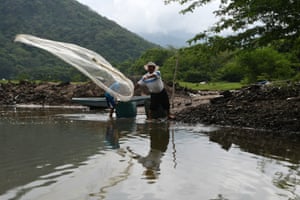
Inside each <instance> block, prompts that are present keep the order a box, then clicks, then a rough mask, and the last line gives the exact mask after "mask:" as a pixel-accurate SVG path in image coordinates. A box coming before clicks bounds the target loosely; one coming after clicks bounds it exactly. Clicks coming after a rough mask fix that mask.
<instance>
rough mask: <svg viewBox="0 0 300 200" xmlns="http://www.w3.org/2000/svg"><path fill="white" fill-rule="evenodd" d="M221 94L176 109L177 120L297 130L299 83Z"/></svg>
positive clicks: (298, 121) (299, 106)
mask: <svg viewBox="0 0 300 200" xmlns="http://www.w3.org/2000/svg"><path fill="white" fill-rule="evenodd" d="M221 95H222V96H221V97H218V98H214V99H211V100H210V103H208V104H200V105H198V106H194V107H190V108H186V109H183V110H181V111H179V112H178V113H177V120H179V121H182V122H186V123H204V124H217V125H224V126H235V127H249V128H255V129H265V130H271V131H280V132H298V133H300V84H299V83H298V84H293V85H286V86H275V85H272V84H271V85H252V86H249V87H246V88H243V89H241V90H238V91H234V92H230V91H226V92H223V93H221Z"/></svg>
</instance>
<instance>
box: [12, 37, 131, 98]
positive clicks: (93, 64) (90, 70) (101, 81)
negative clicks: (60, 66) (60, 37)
mask: <svg viewBox="0 0 300 200" xmlns="http://www.w3.org/2000/svg"><path fill="white" fill-rule="evenodd" d="M15 42H21V43H24V44H27V45H31V46H34V47H38V48H41V49H44V50H46V51H48V52H50V53H52V54H54V55H55V56H57V57H59V58H60V59H62V60H64V61H65V62H67V63H69V64H70V65H72V66H73V67H75V68H76V69H78V70H79V71H80V72H81V73H83V74H84V75H85V76H87V77H88V78H90V79H91V80H92V81H93V82H94V83H95V84H96V85H98V86H99V87H101V88H102V89H103V90H105V91H106V92H108V93H110V94H111V95H112V96H114V97H115V98H117V99H119V100H120V101H128V100H130V99H131V97H132V96H133V92H134V85H133V83H132V81H131V80H130V79H128V78H127V77H126V76H124V74H122V73H121V72H120V71H119V70H117V69H115V68H114V67H113V66H112V65H111V64H110V63H109V62H108V61H106V60H105V59H104V58H103V57H102V56H101V55H99V54H97V53H95V52H93V51H91V50H89V49H86V48H83V47H80V46H78V45H75V44H71V43H64V42H58V41H53V40H48V39H43V38H39V37H36V36H32V35H26V34H19V35H17V36H16V38H15ZM114 83H118V85H119V87H117V89H116V87H111V86H112V85H113V84H114Z"/></svg>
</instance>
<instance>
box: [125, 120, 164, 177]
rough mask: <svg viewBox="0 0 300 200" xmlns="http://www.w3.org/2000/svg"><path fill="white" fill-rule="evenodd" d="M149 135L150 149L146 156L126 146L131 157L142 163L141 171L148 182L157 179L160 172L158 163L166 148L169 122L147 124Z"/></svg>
mask: <svg viewBox="0 0 300 200" xmlns="http://www.w3.org/2000/svg"><path fill="white" fill-rule="evenodd" d="M147 130H148V134H149V137H150V150H149V152H148V154H147V155H146V156H142V155H140V154H139V153H137V152H134V151H133V150H132V149H130V148H129V147H128V151H130V152H131V153H132V154H133V157H134V158H135V159H137V161H138V163H140V164H142V166H143V167H144V168H145V171H144V173H143V175H144V178H145V179H147V180H149V183H153V180H155V179H158V177H159V174H160V164H161V161H162V157H163V155H164V153H165V152H166V150H167V147H168V144H169V139H170V133H169V124H168V123H164V124H159V125H157V124H152V123H150V124H149V127H148V128H147Z"/></svg>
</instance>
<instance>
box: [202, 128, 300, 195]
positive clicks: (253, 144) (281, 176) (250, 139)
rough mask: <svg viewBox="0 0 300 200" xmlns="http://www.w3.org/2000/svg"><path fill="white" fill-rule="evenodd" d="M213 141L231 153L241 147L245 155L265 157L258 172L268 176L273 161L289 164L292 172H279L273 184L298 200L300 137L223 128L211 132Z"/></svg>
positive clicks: (210, 135)
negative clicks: (268, 169)
mask: <svg viewBox="0 0 300 200" xmlns="http://www.w3.org/2000/svg"><path fill="white" fill-rule="evenodd" d="M208 135H209V139H210V140H211V141H213V142H216V143H218V144H220V145H221V147H222V148H223V149H225V150H227V151H228V150H229V149H230V148H231V147H232V145H237V146H239V148H240V149H241V150H243V151H245V152H249V153H253V154H256V155H260V156H262V157H261V158H260V160H259V161H258V163H257V164H258V169H259V170H260V171H261V172H262V173H265V170H266V169H265V166H266V164H267V163H269V162H277V161H287V162H289V163H290V164H288V165H287V164H285V165H284V166H285V167H288V172H279V171H278V172H276V173H275V174H274V176H273V181H272V182H273V184H274V185H275V186H276V187H277V188H280V189H284V190H286V191H289V192H290V193H291V194H292V195H293V196H294V197H295V199H299V198H300V196H299V194H296V190H297V187H300V166H299V164H300V145H299V144H300V135H297V134H287V133H272V132H265V131H258V130H250V129H231V128H228V129H225V128H224V129H221V130H217V131H214V132H210V133H208Z"/></svg>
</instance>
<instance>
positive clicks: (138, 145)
mask: <svg viewBox="0 0 300 200" xmlns="http://www.w3.org/2000/svg"><path fill="white" fill-rule="evenodd" d="M0 115H1V119H0V126H1V132H0V152H1V154H0V168H1V170H0V199H1V200H2V199H9V198H11V199H33V200H34V199H43V200H45V199H61V198H62V197H63V199H228V200H234V199H242V200H247V199H249V200H254V199H255V200H256V199H270V200H271V199H272V200H274V199H275V200H276V199H289V198H290V199H297V198H298V199H299V198H300V197H299V193H300V191H299V187H300V175H299V174H300V169H299V158H300V151H299V148H300V147H299V145H297V144H299V138H298V137H296V136H293V135H291V136H290V137H286V136H280V135H274V134H273V135H272V134H270V133H263V132H257V131H256V132H255V131H254V132H253V131H251V130H237V129H225V128H222V129H217V128H213V127H207V126H203V125H194V126H189V125H186V124H180V123H175V122H170V123H168V122H153V123H148V122H146V121H145V117H144V116H138V117H137V118H136V119H113V120H110V119H109V118H108V117H107V116H108V113H106V112H103V111H86V110H61V109H57V110H51V109H50V110H45V109H34V110H28V109H24V110H12V109H6V110H4V109H2V110H1V111H0ZM164 136H165V137H164ZM50 191H51V192H50Z"/></svg>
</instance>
